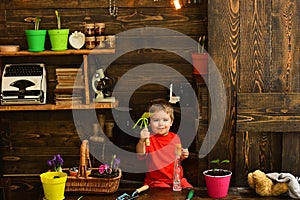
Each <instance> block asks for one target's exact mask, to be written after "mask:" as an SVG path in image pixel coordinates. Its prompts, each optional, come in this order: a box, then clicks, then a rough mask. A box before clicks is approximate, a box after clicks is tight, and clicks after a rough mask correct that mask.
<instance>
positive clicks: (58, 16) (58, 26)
mask: <svg viewBox="0 0 300 200" xmlns="http://www.w3.org/2000/svg"><path fill="white" fill-rule="evenodd" d="M55 15H56V21H57V29H60V28H61V22H60V14H59V12H58V10H55Z"/></svg>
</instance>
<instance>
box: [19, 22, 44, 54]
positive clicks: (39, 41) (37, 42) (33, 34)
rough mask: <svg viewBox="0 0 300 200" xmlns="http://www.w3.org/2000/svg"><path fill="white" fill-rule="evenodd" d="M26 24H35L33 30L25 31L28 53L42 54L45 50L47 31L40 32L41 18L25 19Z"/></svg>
mask: <svg viewBox="0 0 300 200" xmlns="http://www.w3.org/2000/svg"><path fill="white" fill-rule="evenodd" d="M24 20H25V21H26V22H34V29H33V30H25V34H26V38H27V44H28V51H31V52H41V51H44V50H45V40H46V32H47V31H46V30H40V29H39V28H40V21H41V18H39V17H27V18H25V19H24Z"/></svg>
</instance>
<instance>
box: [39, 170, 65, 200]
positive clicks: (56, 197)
mask: <svg viewBox="0 0 300 200" xmlns="http://www.w3.org/2000/svg"><path fill="white" fill-rule="evenodd" d="M67 177H68V176H67V174H66V173H64V172H45V173H43V174H41V175H40V178H41V182H42V184H43V190H44V199H45V200H62V199H64V198H65V196H64V193H65V185H66V181H67Z"/></svg>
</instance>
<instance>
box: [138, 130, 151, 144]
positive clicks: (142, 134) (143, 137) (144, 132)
mask: <svg viewBox="0 0 300 200" xmlns="http://www.w3.org/2000/svg"><path fill="white" fill-rule="evenodd" d="M149 137H150V132H149V130H148V128H144V129H142V130H141V132H140V138H141V140H143V141H144V142H145V141H146V139H149Z"/></svg>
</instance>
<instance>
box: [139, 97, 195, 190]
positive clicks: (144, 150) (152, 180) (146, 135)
mask: <svg viewBox="0 0 300 200" xmlns="http://www.w3.org/2000/svg"><path fill="white" fill-rule="evenodd" d="M149 112H150V123H149V124H150V128H151V133H150V132H149V131H148V129H147V128H145V129H143V130H142V131H141V132H140V140H139V142H138V143H137V145H136V152H137V153H138V155H139V158H140V159H146V164H147V168H148V171H147V173H146V177H145V180H144V185H149V187H162V188H172V187H173V176H174V175H173V173H174V172H173V171H174V162H175V156H176V154H175V152H176V151H177V150H178V149H176V147H178V146H179V147H180V149H179V154H181V155H180V160H184V159H186V158H187V157H188V156H189V152H188V151H187V150H185V151H181V142H180V138H179V136H178V135H177V134H175V133H173V132H169V130H170V127H171V126H172V123H173V121H174V110H173V108H172V106H171V105H170V104H169V102H167V101H166V100H163V99H157V100H153V101H152V102H151V104H150V108H149ZM146 139H149V140H150V145H149V146H147V145H146V144H145V142H146ZM180 167H181V166H180ZM180 171H181V174H180V179H181V186H182V188H192V187H193V186H192V185H191V184H189V183H188V181H187V180H186V179H185V178H183V169H182V167H181V170H180Z"/></svg>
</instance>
